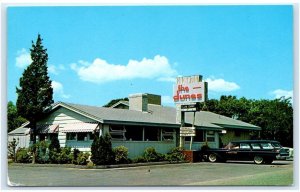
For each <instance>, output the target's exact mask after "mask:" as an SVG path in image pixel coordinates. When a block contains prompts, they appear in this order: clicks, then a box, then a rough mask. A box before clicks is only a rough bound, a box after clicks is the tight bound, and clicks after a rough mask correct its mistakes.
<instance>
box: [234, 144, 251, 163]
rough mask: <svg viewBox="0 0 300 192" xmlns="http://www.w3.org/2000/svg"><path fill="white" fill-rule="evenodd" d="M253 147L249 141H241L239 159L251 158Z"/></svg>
mask: <svg viewBox="0 0 300 192" xmlns="http://www.w3.org/2000/svg"><path fill="white" fill-rule="evenodd" d="M250 153H251V147H250V144H249V143H240V148H239V150H238V153H237V159H238V160H250Z"/></svg>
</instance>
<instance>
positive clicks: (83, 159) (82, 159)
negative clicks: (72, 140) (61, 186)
mask: <svg viewBox="0 0 300 192" xmlns="http://www.w3.org/2000/svg"><path fill="white" fill-rule="evenodd" d="M89 156H90V154H89V153H84V152H80V153H79V154H78V157H77V161H76V162H77V164H78V165H86V164H87V160H88V159H89Z"/></svg>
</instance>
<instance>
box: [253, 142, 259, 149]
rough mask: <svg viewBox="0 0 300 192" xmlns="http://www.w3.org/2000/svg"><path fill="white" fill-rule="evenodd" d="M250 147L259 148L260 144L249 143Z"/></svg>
mask: <svg viewBox="0 0 300 192" xmlns="http://www.w3.org/2000/svg"><path fill="white" fill-rule="evenodd" d="M251 147H252V149H260V145H259V144H258V143H251Z"/></svg>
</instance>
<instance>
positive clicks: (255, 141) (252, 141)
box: [231, 140, 279, 143]
mask: <svg viewBox="0 0 300 192" xmlns="http://www.w3.org/2000/svg"><path fill="white" fill-rule="evenodd" d="M231 143H279V142H278V141H275V140H239V141H232V142H231Z"/></svg>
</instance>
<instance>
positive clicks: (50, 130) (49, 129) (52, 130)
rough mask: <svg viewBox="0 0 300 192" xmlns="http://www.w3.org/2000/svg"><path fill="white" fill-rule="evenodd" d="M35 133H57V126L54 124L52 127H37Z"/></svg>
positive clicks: (45, 125)
mask: <svg viewBox="0 0 300 192" xmlns="http://www.w3.org/2000/svg"><path fill="white" fill-rule="evenodd" d="M36 128H37V132H38V133H57V131H58V124H54V125H47V124H44V125H37V126H36Z"/></svg>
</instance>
